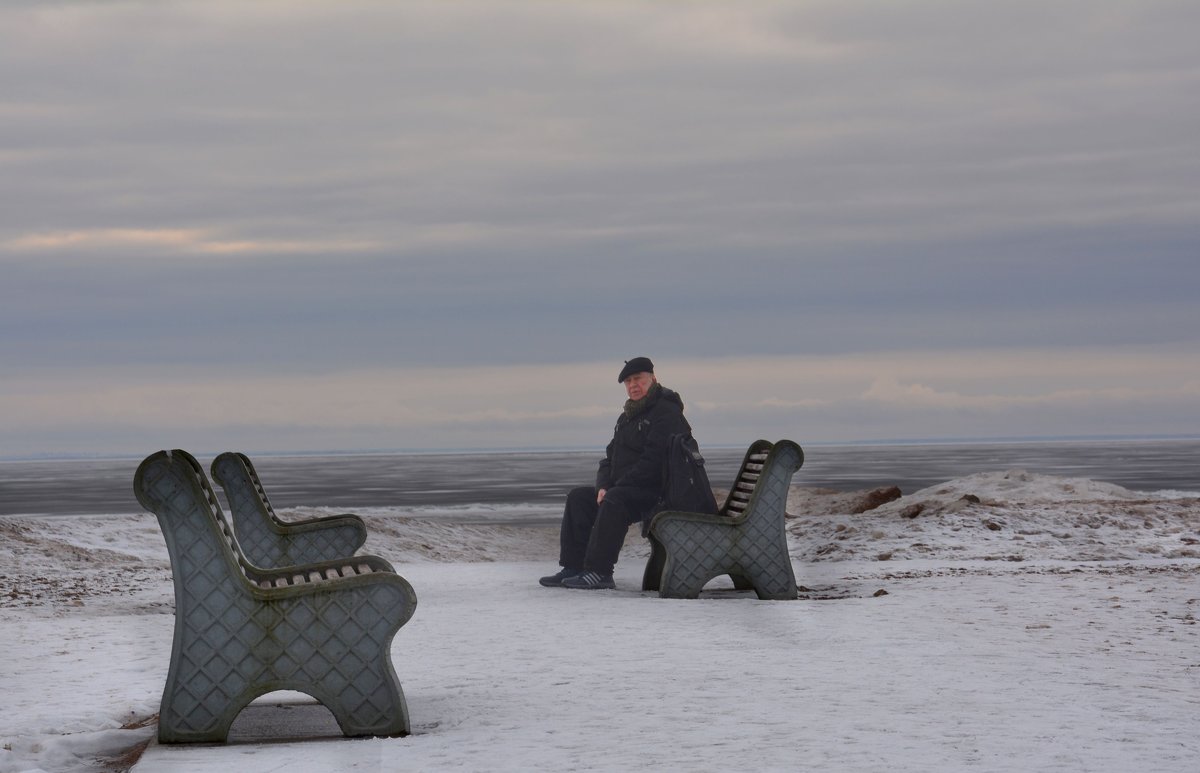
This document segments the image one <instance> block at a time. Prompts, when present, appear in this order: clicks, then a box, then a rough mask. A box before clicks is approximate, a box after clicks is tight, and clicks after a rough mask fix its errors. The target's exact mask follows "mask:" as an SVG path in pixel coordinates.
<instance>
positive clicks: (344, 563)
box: [133, 450, 417, 743]
mask: <svg viewBox="0 0 1200 773" xmlns="http://www.w3.org/2000/svg"><path fill="white" fill-rule="evenodd" d="M133 487H134V492H135V494H136V496H137V499H138V502H140V503H141V504H142V506H143V507H145V508H146V509H147V510H150V511H151V512H153V513H154V514H155V515H156V516H157V517H158V523H159V526H160V527H161V528H162V532H163V536H164V538H165V539H166V543H167V552H168V553H169V554H170V558H171V574H172V576H173V578H174V585H175V635H174V641H173V644H172V648H171V663H170V667H169V669H168V673H167V681H166V686H165V687H164V689H163V697H162V704H161V707H160V712H159V732H158V737H159V741H161V742H163V743H186V742H223V741H224V740H226V738H227V737H228V735H229V728H230V725H232V724H233V721H234V719H235V718H236V717H237V715H238V714H239V713H240V712H241V710H242V709H243V708H244V707H245V706H246V705H247V704H248V703H250V701H252V700H254V699H255V698H257V697H258V696H260V695H263V694H265V693H268V692H274V691H277V690H295V691H298V692H303V693H307V694H308V695H311V696H312V697H313V698H316V699H317V700H318V701H319V702H321V703H322V704H323V705H324V706H325V707H326V708H328V709H329V711H330V712H331V713H332V714H333V716H334V719H335V720H337V723H338V726H339V727H340V728H341V730H342V732H343V733H344V734H345V735H347V736H397V735H408V733H409V731H410V724H409V718H408V709H407V706H406V705H405V702H404V694H403V692H402V691H401V688H400V681H399V679H397V677H396V672H395V670H394V669H393V667H392V660H391V651H390V649H391V642H392V639H393V637H394V636H395V635H396V632H397V631H398V630H399V629H400V627H401V626H402V625H404V623H406V622H407V621H408V620H409V618H411V617H412V615H413V612H414V611H415V609H416V605H417V597H416V594H415V593H414V592H413V589H412V586H411V585H409V584H408V582H407V581H406V580H405V579H404V578H403V577H401V576H399V575H398V574H396V573H395V570H394V569H393V568H392V567H391V565H390V564H389V563H388V562H387V561H385V560H384V559H382V558H378V557H376V556H355V557H353V558H343V559H339V560H332V561H323V562H319V563H312V564H306V565H298V566H292V567H283V568H275V569H262V568H259V567H257V566H255V565H253V564H252V563H251V562H250V561H248V560H247V558H246V557H245V555H243V553H242V551H241V548H240V547H239V545H238V541H237V539H236V538H235V537H234V533H233V530H232V528H231V527H230V525H229V523H228V521H226V519H225V515H224V513H223V512H222V511H221V506H220V504H219V503H218V502H217V497H216V494H215V493H213V490H212V487H211V486H210V485H209V483H208V479H207V478H206V477H205V475H204V470H203V468H201V467H200V465H199V464H198V463H197V462H196V460H195V459H194V458H193V457H192V456H191V455H190V454H188V453H187V452H185V451H181V450H175V451H160V452H158V453H155V454H151V455H150V456H148V457H146V459H145V460H144V461H143V462H142V463H141V465H140V466H139V467H138V469H137V472H136V474H135V475H134V484H133Z"/></svg>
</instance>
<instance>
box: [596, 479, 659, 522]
mask: <svg viewBox="0 0 1200 773" xmlns="http://www.w3.org/2000/svg"><path fill="white" fill-rule="evenodd" d="M656 499H657V493H656V492H653V491H647V490H644V489H638V488H629V487H627V486H618V487H617V488H610V489H609V490H608V491H607V492H606V493H605V494H604V503H603V504H604V505H608V508H604V507H602V508H601V509H602V510H604V509H610V508H611V510H613V511H619V512H620V515H619V516H618V517H620V518H621V519H622V520H624V521H625V522H626V523H633V522H634V521H638V520H641V518H642V516H643V515H644V514H645V513H646V511H647V510H649V509H650V508H651V507H653V506H654V502H655V500H656Z"/></svg>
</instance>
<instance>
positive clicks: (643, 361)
mask: <svg viewBox="0 0 1200 773" xmlns="http://www.w3.org/2000/svg"><path fill="white" fill-rule="evenodd" d="M653 372H654V363H653V362H650V358H649V357H634V358H633V359H632V360H625V367H623V368H621V375H619V376H617V383H618V384H622V383H624V382H625V379H627V378H629V377H630V376H632V375H633V374H634V373H653Z"/></svg>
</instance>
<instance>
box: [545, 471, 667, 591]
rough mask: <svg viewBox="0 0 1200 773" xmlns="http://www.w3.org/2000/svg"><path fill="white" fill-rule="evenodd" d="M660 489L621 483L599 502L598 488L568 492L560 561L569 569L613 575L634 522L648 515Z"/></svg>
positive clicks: (560, 539) (560, 537)
mask: <svg viewBox="0 0 1200 773" xmlns="http://www.w3.org/2000/svg"><path fill="white" fill-rule="evenodd" d="M657 501H658V491H656V490H654V489H639V488H627V487H624V486H617V487H616V488H610V489H608V490H607V491H606V492H605V494H604V501H603V502H601V503H600V504H599V505H597V504H596V489H595V488H594V487H592V486H581V487H580V488H576V489H571V493H569V494H567V505H566V507H565V508H564V509H563V519H562V530H561V532H560V533H559V553H558V563H559V564H560V565H562V566H564V567H566V568H568V569H586V570H589V571H593V572H597V573H599V574H612V571H613V567H614V566H616V565H617V556H618V555H620V553H621V546H622V545H624V544H625V534H626V533H627V532H628V531H629V526H630V524H634V523H637V522H638V521H640V520H642V518H643V517H645V515H646V513H648V512H649V511H650V508H652V507H654V504H655V502H657Z"/></svg>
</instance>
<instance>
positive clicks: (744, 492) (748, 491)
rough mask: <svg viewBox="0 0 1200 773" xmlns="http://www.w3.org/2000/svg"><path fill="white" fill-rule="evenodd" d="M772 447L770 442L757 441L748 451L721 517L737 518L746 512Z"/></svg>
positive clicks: (722, 509) (726, 499)
mask: <svg viewBox="0 0 1200 773" xmlns="http://www.w3.org/2000/svg"><path fill="white" fill-rule="evenodd" d="M772 446H773V444H772V443H771V442H770V441H767V440H756V441H755V442H754V443H753V444H751V446H750V448H749V449H747V450H746V456H745V457H744V458H743V459H742V466H741V468H740V469H739V470H738V474H737V477H736V478H735V479H734V481H733V486H731V487H730V489H729V495H728V496H727V497H726V498H725V504H724V506H723V507H722V508H721V515H728V516H732V517H737V516H740V515H743V514H744V513H745V512H746V508H747V507H749V506H750V500H751V498H753V496H754V490H755V489H756V488H757V487H758V483H759V481H760V480H762V474H763V465H765V464H766V461H767V456H768V455H769V454H770V453H771V448H772Z"/></svg>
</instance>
